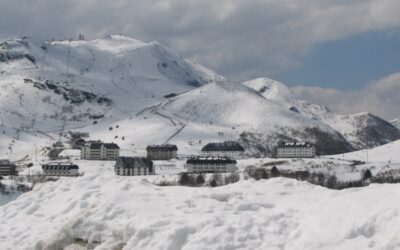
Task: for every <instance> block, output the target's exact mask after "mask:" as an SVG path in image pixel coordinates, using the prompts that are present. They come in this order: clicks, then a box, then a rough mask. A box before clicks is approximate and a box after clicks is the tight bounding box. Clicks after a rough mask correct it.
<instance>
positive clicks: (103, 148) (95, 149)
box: [81, 141, 120, 161]
mask: <svg viewBox="0 0 400 250" xmlns="http://www.w3.org/2000/svg"><path fill="white" fill-rule="evenodd" d="M119 149H120V148H119V146H118V145H117V144H115V143H103V142H100V141H95V142H86V143H85V144H84V145H83V146H82V148H81V159H83V160H105V161H114V160H117V159H118V157H119Z"/></svg>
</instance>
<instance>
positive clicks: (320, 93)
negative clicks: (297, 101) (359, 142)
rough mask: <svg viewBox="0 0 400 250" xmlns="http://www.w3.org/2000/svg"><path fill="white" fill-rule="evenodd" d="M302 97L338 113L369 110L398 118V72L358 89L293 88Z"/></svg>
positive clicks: (386, 117) (399, 113)
mask: <svg viewBox="0 0 400 250" xmlns="http://www.w3.org/2000/svg"><path fill="white" fill-rule="evenodd" d="M292 91H293V92H294V93H295V94H296V95H297V96H299V97H300V98H302V99H304V100H308V101H310V102H313V103H318V104H322V105H325V106H327V107H330V108H332V109H333V110H335V111H337V112H339V113H342V114H351V113H358V112H371V113H373V114H376V115H379V116H381V117H383V118H385V119H387V120H391V119H394V118H398V117H400V112H399V107H400V72H399V73H395V74H392V75H389V76H387V77H384V78H382V79H380V80H377V81H375V82H373V83H371V84H370V85H368V86H367V87H366V88H364V89H362V90H360V91H339V90H336V89H325V88H320V87H303V86H299V87H294V88H292Z"/></svg>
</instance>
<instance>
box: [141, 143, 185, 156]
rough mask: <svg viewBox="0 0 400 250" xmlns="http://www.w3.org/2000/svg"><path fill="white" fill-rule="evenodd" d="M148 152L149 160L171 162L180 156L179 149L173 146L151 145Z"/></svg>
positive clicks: (147, 149)
mask: <svg viewBox="0 0 400 250" xmlns="http://www.w3.org/2000/svg"><path fill="white" fill-rule="evenodd" d="M146 151H147V159H149V160H170V159H174V158H177V155H178V147H177V146H176V145H171V144H164V145H149V146H147V148H146Z"/></svg>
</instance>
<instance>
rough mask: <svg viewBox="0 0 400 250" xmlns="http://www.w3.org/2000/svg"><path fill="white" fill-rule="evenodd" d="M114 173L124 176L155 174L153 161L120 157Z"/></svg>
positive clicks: (143, 158)
mask: <svg viewBox="0 0 400 250" xmlns="http://www.w3.org/2000/svg"><path fill="white" fill-rule="evenodd" d="M114 171H115V174H116V175H123V176H135V175H152V174H155V171H154V165H153V161H152V160H149V159H147V158H145V157H125V156H124V157H119V158H118V160H117V162H116V163H115V166H114Z"/></svg>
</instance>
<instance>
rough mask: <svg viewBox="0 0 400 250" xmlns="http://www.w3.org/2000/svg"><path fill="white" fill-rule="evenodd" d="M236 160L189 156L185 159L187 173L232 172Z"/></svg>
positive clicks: (234, 168) (234, 169)
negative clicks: (189, 157)
mask: <svg viewBox="0 0 400 250" xmlns="http://www.w3.org/2000/svg"><path fill="white" fill-rule="evenodd" d="M236 163H237V162H236V160H233V159H229V158H213V157H209V158H204V157H198V158H191V159H188V160H187V161H186V169H187V172H189V173H232V172H235V171H236V170H237V168H236Z"/></svg>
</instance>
